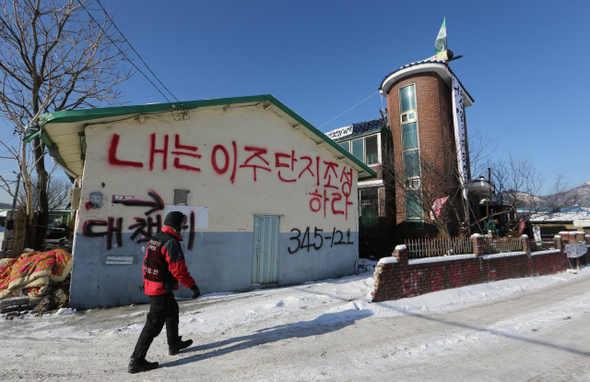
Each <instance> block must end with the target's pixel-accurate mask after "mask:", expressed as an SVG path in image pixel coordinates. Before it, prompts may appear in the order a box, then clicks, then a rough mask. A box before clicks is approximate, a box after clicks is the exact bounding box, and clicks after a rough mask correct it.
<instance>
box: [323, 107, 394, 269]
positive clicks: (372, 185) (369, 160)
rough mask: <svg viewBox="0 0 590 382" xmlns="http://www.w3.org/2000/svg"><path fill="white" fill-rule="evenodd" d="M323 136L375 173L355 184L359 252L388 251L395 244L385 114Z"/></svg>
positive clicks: (387, 131) (388, 140) (389, 133)
mask: <svg viewBox="0 0 590 382" xmlns="http://www.w3.org/2000/svg"><path fill="white" fill-rule="evenodd" d="M326 135H327V136H328V137H330V138H332V139H334V141H336V142H337V143H338V144H339V145H340V146H341V147H342V148H343V149H345V150H346V151H348V152H350V153H352V155H354V156H355V157H356V158H357V159H359V160H360V161H362V162H363V163H365V164H366V165H367V166H369V167H370V168H371V169H372V170H373V171H375V173H376V174H377V176H376V178H375V179H369V180H362V181H360V182H359V183H358V189H359V204H360V209H359V215H360V216H359V226H360V234H361V237H360V240H361V252H363V251H365V252H366V254H363V255H366V257H369V256H377V257H380V256H386V255H389V254H391V251H392V250H393V248H394V247H395V243H394V242H393V240H392V239H393V235H392V230H393V228H394V226H395V216H394V205H393V203H394V195H393V188H392V185H391V174H389V176H388V168H387V165H388V162H389V159H390V156H391V154H392V138H391V130H390V129H389V126H388V124H387V116H384V117H382V118H379V119H375V120H372V121H366V122H360V123H355V124H352V125H350V126H346V127H342V128H339V129H336V130H333V131H330V132H328V133H326Z"/></svg>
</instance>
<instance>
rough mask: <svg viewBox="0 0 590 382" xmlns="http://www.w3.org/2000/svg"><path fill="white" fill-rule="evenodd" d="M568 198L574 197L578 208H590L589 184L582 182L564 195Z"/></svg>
mask: <svg viewBox="0 0 590 382" xmlns="http://www.w3.org/2000/svg"><path fill="white" fill-rule="evenodd" d="M566 194H567V195H568V196H575V198H576V199H577V202H578V204H579V205H580V207H590V182H584V183H582V184H581V185H579V186H578V187H574V188H572V189H571V190H569V191H568V192H567V193H566Z"/></svg>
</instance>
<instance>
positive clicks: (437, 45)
mask: <svg viewBox="0 0 590 382" xmlns="http://www.w3.org/2000/svg"><path fill="white" fill-rule="evenodd" d="M446 22H447V18H446V17H445V18H444V19H443V23H442V26H441V27H440V30H439V31H438V36H436V41H435V42H434V50H435V51H436V53H437V54H438V53H440V52H444V51H445V50H447V26H446Z"/></svg>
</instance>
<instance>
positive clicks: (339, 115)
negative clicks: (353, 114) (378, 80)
mask: <svg viewBox="0 0 590 382" xmlns="http://www.w3.org/2000/svg"><path fill="white" fill-rule="evenodd" d="M377 92H378V91H376V92H375V93H373V94H371V95H370V96H368V97H367V98H365V99H364V100H362V101H361V102H359V103H357V104H356V105H354V106H353V107H351V108H350V109H348V110H346V111H345V112H343V113H340V114H338V115H337V116H335V117H334V118H332V119H331V120H329V121H328V122H326V123H324V124H323V125H321V126H320V127H318V129H321V128H322V127H324V126H326V125H327V124H328V123H330V122H332V121H333V120H335V119H337V118H340V117H341V116H343V115H344V114H346V113H348V112H349V111H351V110H352V109H354V108H355V107H357V106H358V105H360V104H361V103H363V102H365V101H366V100H368V99H369V98H371V97H372V96H374V95H375V94H377Z"/></svg>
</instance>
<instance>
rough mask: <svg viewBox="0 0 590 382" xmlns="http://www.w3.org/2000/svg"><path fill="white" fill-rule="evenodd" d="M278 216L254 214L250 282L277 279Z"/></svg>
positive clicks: (264, 282) (265, 282)
mask: <svg viewBox="0 0 590 382" xmlns="http://www.w3.org/2000/svg"><path fill="white" fill-rule="evenodd" d="M279 223H280V217H279V216H272V215H254V241H253V251H252V252H253V256H252V284H271V283H276V282H277V281H278V257H279V256H278V255H279Z"/></svg>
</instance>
